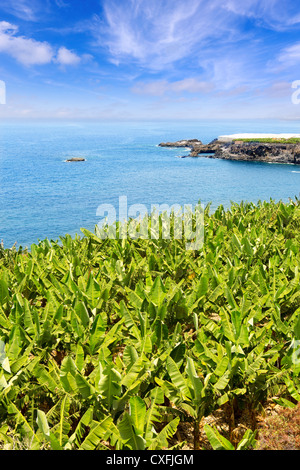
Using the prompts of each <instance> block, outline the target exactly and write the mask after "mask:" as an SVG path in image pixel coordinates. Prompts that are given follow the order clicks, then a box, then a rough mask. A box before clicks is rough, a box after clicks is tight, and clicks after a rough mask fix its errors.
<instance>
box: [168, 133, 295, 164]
mask: <svg viewBox="0 0 300 470" xmlns="http://www.w3.org/2000/svg"><path fill="white" fill-rule="evenodd" d="M159 146H160V147H179V148H180V147H186V148H190V149H191V151H190V153H189V155H183V156H182V157H181V158H187V157H200V156H205V157H206V158H219V159H223V160H240V161H255V162H266V163H292V164H300V142H299V143H298V142H297V143H280V142H276V139H274V141H273V142H268V143H263V142H259V141H255V138H254V139H253V141H252V140H251V141H249V142H248V141H247V142H245V141H242V140H240V141H239V140H231V141H230V140H228V139H227V140H226V139H224V140H222V139H215V140H213V141H212V142H210V143H209V144H203V143H202V142H201V140H198V139H192V140H179V141H177V142H166V143H164V142H162V143H161V144H159Z"/></svg>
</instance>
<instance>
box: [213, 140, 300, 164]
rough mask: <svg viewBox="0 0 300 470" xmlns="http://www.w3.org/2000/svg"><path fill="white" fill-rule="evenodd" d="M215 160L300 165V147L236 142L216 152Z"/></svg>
mask: <svg viewBox="0 0 300 470" xmlns="http://www.w3.org/2000/svg"><path fill="white" fill-rule="evenodd" d="M215 158H221V159H225V160H241V161H256V162H268V163H300V146H299V145H297V144H275V143H274V144H264V143H255V142H241V143H237V142H235V143H232V144H229V145H228V144H227V145H223V146H221V147H220V148H219V150H217V151H216V153H215Z"/></svg>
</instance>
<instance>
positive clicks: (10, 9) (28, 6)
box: [1, 0, 41, 21]
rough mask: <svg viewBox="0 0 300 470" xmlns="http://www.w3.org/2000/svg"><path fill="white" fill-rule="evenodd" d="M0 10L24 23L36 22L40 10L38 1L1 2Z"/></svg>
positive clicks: (13, 0) (16, 0) (15, 0)
mask: <svg viewBox="0 0 300 470" xmlns="http://www.w3.org/2000/svg"><path fill="white" fill-rule="evenodd" d="M1 9H2V10H4V11H6V12H7V13H9V14H11V15H13V16H15V17H17V18H19V19H21V20H25V21H37V19H38V15H37V14H38V12H39V11H40V9H41V4H40V2H39V0H10V1H9V2H1Z"/></svg>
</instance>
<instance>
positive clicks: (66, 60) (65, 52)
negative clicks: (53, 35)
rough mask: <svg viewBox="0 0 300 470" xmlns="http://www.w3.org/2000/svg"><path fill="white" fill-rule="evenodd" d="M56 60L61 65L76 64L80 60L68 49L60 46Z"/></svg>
mask: <svg viewBox="0 0 300 470" xmlns="http://www.w3.org/2000/svg"><path fill="white" fill-rule="evenodd" d="M56 61H57V62H58V63H59V64H61V65H77V64H79V62H80V61H81V58H80V57H79V56H78V55H77V54H75V53H74V52H72V51H70V50H69V49H66V48H65V47H60V49H59V50H58V53H57V57H56Z"/></svg>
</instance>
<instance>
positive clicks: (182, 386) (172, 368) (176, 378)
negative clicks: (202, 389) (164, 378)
mask: <svg viewBox="0 0 300 470" xmlns="http://www.w3.org/2000/svg"><path fill="white" fill-rule="evenodd" d="M167 371H168V374H169V375H170V377H171V380H172V383H173V384H174V386H175V387H176V388H177V389H178V391H179V392H180V393H181V395H182V396H183V397H184V398H187V397H188V398H191V394H190V390H189V388H188V384H187V382H186V380H185V379H184V378H183V376H182V374H181V373H180V371H179V369H178V367H177V364H176V363H175V362H174V361H173V359H172V358H171V357H168V358H167Z"/></svg>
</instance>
